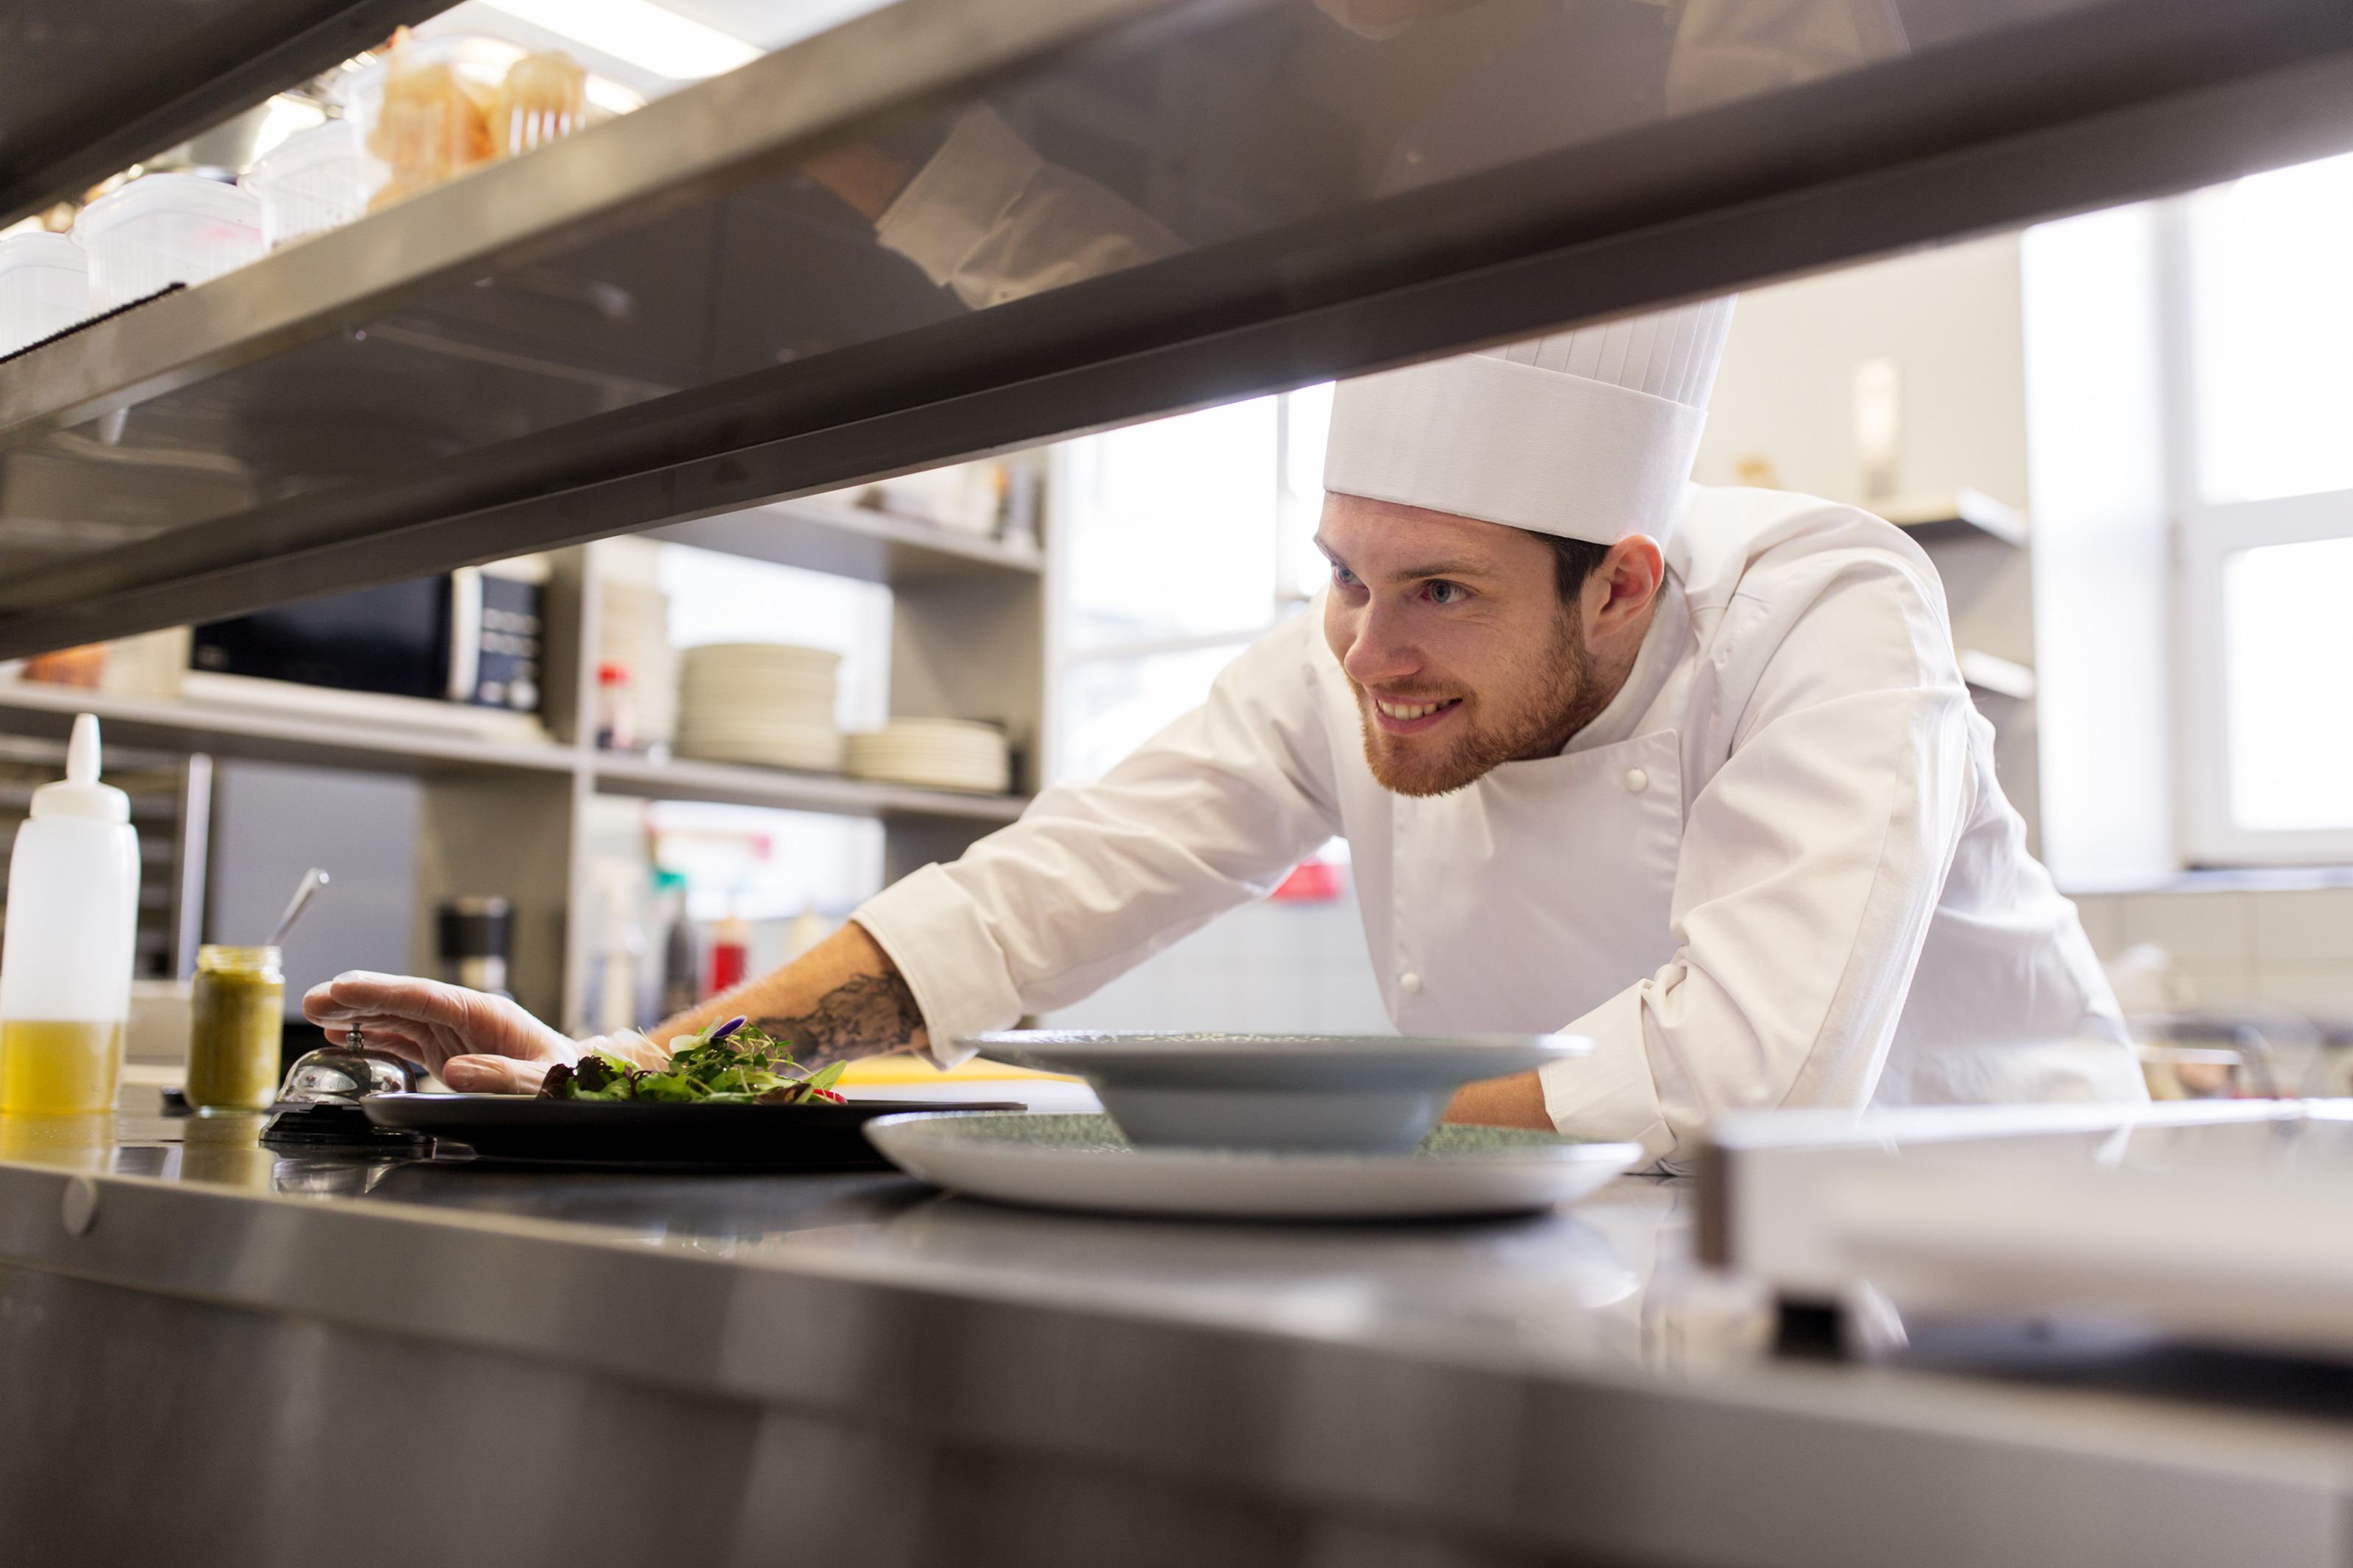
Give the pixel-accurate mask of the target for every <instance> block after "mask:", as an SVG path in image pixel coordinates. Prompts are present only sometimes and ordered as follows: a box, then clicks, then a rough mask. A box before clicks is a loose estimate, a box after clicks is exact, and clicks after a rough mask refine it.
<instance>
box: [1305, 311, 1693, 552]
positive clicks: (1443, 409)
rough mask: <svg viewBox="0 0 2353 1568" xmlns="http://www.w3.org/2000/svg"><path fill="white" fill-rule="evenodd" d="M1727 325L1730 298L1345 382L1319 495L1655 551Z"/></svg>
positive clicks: (1678, 492)
mask: <svg viewBox="0 0 2353 1568" xmlns="http://www.w3.org/2000/svg"><path fill="white" fill-rule="evenodd" d="M1731 326H1732V300H1731V298H1730V297H1729V296H1726V297H1725V298H1723V299H1720V300H1704V301H1702V302H1700V303H1698V304H1695V305H1682V306H1678V307H1676V308H1675V309H1673V310H1661V311H1658V312H1656V313H1655V314H1651V315H1647V316H1634V317H1630V318H1628V319H1627V320H1625V321H1611V322H1609V323H1608V324H1606V325H1603V326H1598V327H1579V328H1577V330H1576V331H1567V332H1556V333H1554V334H1553V335H1552V336H1550V337H1544V338H1531V339H1529V340H1527V341H1526V342H1517V343H1511V344H1508V345H1506V346H1504V347H1502V348H1494V349H1482V350H1481V351H1480V352H1478V353H1468V354H1461V355H1458V356H1456V357H1454V358H1452V359H1442V360H1436V361H1432V362H1431V363H1428V364H1417V365H1409V366H1407V367H1406V368H1405V369H1403V370H1391V371H1383V372H1380V373H1379V374H1374V375H1364V376H1358V377H1357V378H1356V379H1355V380H1353V381H1344V382H1342V383H1341V384H1340V385H1339V387H1338V389H1337V390H1336V392H1335V394H1334V395H1333V399H1332V437H1331V443H1330V445H1329V447H1327V448H1326V455H1325V458H1324V489H1327V490H1336V491H1338V492H1340V493H1342V494H1345V495H1356V496H1365V497H1367V498H1369V499H1371V500H1386V501H1396V502H1398V503H1400V504H1402V505H1406V506H1418V507H1427V508H1429V509H1430V510H1432V511H1446V512H1453V513H1455V514H1457V515H1458V516H1461V517H1475V518H1479V519H1481V520H1482V521H1487V522H1500V523H1504V524H1507V525H1509V526H1510V527H1513V528H1525V529H1531V530H1533V531H1535V532H1538V533H1555V534H1559V535H1562V536H1563V537H1566V538H1569V539H1588V540H1592V541H1594V542H1597V543H1601V544H1615V543H1616V542H1618V541H1619V540H1620V539H1623V538H1625V537H1626V536H1627V535H1629V534H1633V533H1641V534H1648V535H1649V536H1650V537H1651V538H1652V539H1655V540H1658V541H1660V542H1662V543H1663V542H1665V540H1666V537H1667V531H1668V530H1669V528H1670V527H1672V524H1673V522H1674V517H1675V509H1676V507H1677V506H1678V505H1679V504H1680V502H1681V500H1682V495H1683V483H1684V481H1685V480H1687V479H1690V478H1691V469H1692V459H1693V458H1695V457H1697V456H1698V454H1699V437H1700V431H1701V429H1702V428H1703V427H1704V426H1705V425H1706V423H1707V395H1708V393H1709V391H1710V390H1711V389H1712V388H1713V387H1714V386H1715V367H1716V363H1717V362H1718V361H1719V360H1721V359H1722V358H1723V357H1724V339H1725V333H1726V332H1727V331H1730V330H1731Z"/></svg>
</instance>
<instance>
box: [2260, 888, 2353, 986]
mask: <svg viewBox="0 0 2353 1568" xmlns="http://www.w3.org/2000/svg"><path fill="white" fill-rule="evenodd" d="M2243 896H2244V897H2245V898H2246V899H2247V900H2249V902H2250V903H2251V905H2252V906H2253V912H2254V922H2255V923H2254V951H2255V962H2256V965H2257V967H2258V968H2261V969H2265V970H2268V969H2271V968H2273V967H2274V966H2277V967H2282V968H2305V969H2330V968H2342V969H2348V970H2353V888H2323V889H2315V890H2313V891H2310V892H2280V893H2248V894H2245V895H2243Z"/></svg>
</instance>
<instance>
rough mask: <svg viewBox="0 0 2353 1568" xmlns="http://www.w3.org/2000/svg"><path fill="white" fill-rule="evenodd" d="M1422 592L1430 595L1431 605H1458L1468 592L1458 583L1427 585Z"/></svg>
mask: <svg viewBox="0 0 2353 1568" xmlns="http://www.w3.org/2000/svg"><path fill="white" fill-rule="evenodd" d="M1423 591H1424V592H1425V593H1427V594H1428V595H1430V603H1431V604H1433V605H1456V604H1460V603H1461V601H1462V598H1463V595H1466V594H1468V593H1469V592H1470V590H1469V589H1467V588H1465V587H1464V586H1463V585H1462V584H1460V583H1444V582H1440V583H1431V584H1426V585H1425V587H1424V589H1423Z"/></svg>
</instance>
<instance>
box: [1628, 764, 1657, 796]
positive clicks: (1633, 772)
mask: <svg viewBox="0 0 2353 1568" xmlns="http://www.w3.org/2000/svg"><path fill="white" fill-rule="evenodd" d="M1626 787H1627V788H1628V789H1630V790H1631V791H1633V792H1634V793H1635V794H1636V795H1640V794H1641V793H1642V792H1643V791H1644V790H1646V789H1648V788H1650V787H1651V775H1650V774H1648V773H1644V772H1643V771H1642V770H1641V769H1640V768H1628V769H1627V770H1626Z"/></svg>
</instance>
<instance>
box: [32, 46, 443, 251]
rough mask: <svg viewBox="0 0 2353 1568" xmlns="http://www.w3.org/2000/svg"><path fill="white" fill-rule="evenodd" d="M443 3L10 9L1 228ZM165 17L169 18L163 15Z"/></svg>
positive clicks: (348, 54) (342, 58) (355, 51)
mask: <svg viewBox="0 0 2353 1568" xmlns="http://www.w3.org/2000/svg"><path fill="white" fill-rule="evenodd" d="M446 9H448V6H447V5H445V4H444V3H443V0H361V3H359V4H353V3H352V0H204V3H201V4H197V5H180V6H176V7H174V9H173V10H172V11H171V12H169V13H165V14H160V15H159V14H158V13H157V12H156V11H155V10H154V8H153V6H150V5H146V4H144V3H143V0H9V5H8V16H7V20H6V22H5V25H0V227H5V226H7V225H9V224H11V223H14V222H15V221H16V219H18V218H20V217H22V216H25V215H26V214H27V213H32V212H38V211H39V210H40V209H42V208H43V207H46V206H47V205H50V204H51V203H52V202H56V201H58V200H61V199H63V198H65V197H67V196H76V195H80V194H81V192H82V191H83V190H84V189H85V188H87V187H88V186H90V185H94V184H98V183H99V182H100V180H103V179H106V178H107V177H108V176H110V175H111V174H117V173H120V172H121V170H123V169H125V168H128V167H129V166H130V165H132V163H138V162H139V161H140V160H141V159H142V158H147V157H150V156H153V154H154V153H160V152H162V151H163V150H164V149H165V148H167V147H171V146H174V145H176V144H178V143H179V142H185V141H186V140H187V139H188V138H190V137H192V136H194V135H195V134H196V133H197V132H201V131H206V130H209V129H210V128H211V127H212V126H214V125H216V124H217V123H218V122H219V121H223V120H225V119H227V118H228V117H229V116H231V115H233V114H236V113H237V112H239V111H240V110H246V109H249V108H251V107H252V106H253V105H255V104H257V103H259V102H260V101H261V100H264V99H266V98H268V97H269V96H270V95H271V94H272V93H275V92H280V91H282V90H284V89H287V88H290V87H292V86H294V85H295V84H296V83H298V82H301V81H303V80H306V79H309V78H311V77H314V76H316V75H318V74H319V73H320V72H322V71H325V70H331V69H332V68H334V67H336V66H338V65H340V64H342V63H343V61H345V60H347V59H349V58H352V57H353V55H355V54H358V53H359V52H360V51H361V50H363V49H365V48H369V47H373V46H375V45H376V44H379V43H382V42H383V41H384V40H385V38H386V37H390V36H391V33H392V30H393V28H395V27H396V26H401V25H402V24H403V23H413V22H421V21H423V20H424V19H425V18H426V17H427V16H433V15H435V14H436V13H437V12H439V11H443V10H446ZM167 18H168V19H167Z"/></svg>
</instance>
